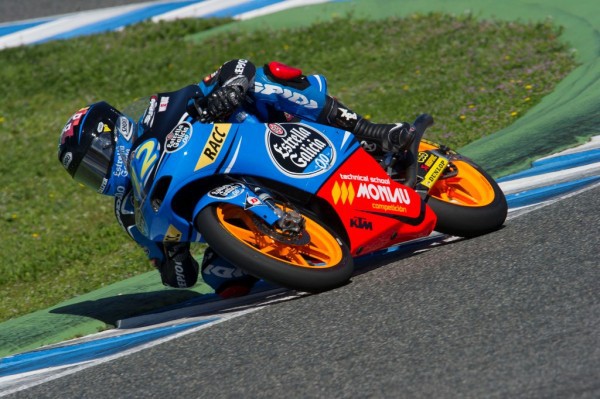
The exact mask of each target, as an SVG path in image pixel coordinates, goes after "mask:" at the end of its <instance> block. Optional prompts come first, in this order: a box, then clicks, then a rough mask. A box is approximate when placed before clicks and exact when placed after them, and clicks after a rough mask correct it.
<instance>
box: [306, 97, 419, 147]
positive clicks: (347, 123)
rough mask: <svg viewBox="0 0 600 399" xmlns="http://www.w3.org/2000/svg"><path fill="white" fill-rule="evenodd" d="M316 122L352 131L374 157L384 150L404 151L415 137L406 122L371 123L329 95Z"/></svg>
mask: <svg viewBox="0 0 600 399" xmlns="http://www.w3.org/2000/svg"><path fill="white" fill-rule="evenodd" d="M317 122H319V123H323V124H327V125H330V126H335V127H339V128H342V129H345V130H348V131H349V132H352V133H354V135H355V136H356V137H357V138H358V139H359V140H360V141H361V145H362V147H363V148H364V149H365V150H366V151H367V152H369V153H370V154H371V155H373V156H374V157H378V156H381V155H383V152H384V151H386V152H387V151H393V152H402V151H405V150H406V149H408V147H409V146H410V144H411V143H412V142H413V140H414V137H415V136H414V131H412V130H411V127H410V124H408V123H389V124H384V123H371V122H369V121H368V120H366V119H365V118H363V117H362V116H360V115H358V114H357V113H356V112H354V111H352V110H350V109H349V108H348V107H346V106H345V105H344V104H342V103H341V102H339V101H338V100H337V99H335V98H333V97H330V96H327V100H326V103H325V107H324V109H323V112H322V113H321V115H320V116H319V119H318V120H317Z"/></svg>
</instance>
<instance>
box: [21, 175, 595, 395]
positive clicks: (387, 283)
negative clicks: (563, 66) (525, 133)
mask: <svg viewBox="0 0 600 399" xmlns="http://www.w3.org/2000/svg"><path fill="white" fill-rule="evenodd" d="M597 209H600V187H596V188H594V189H590V190H588V191H586V192H584V193H581V194H578V195H576V196H573V197H571V198H568V199H565V200H562V201H560V202H557V203H555V204H552V205H549V206H546V207H544V208H541V209H538V210H535V211H531V212H530V213H527V214H524V215H521V216H519V217H517V218H514V219H512V220H509V221H508V222H507V225H506V227H505V228H504V229H502V230H500V231H498V232H495V233H493V234H489V235H486V236H483V237H479V238H475V239H470V240H463V241H458V242H454V243H451V244H447V245H444V246H440V247H437V248H434V249H431V250H429V251H427V252H424V253H420V254H414V255H412V256H409V257H406V258H404V259H387V260H383V261H382V262H381V264H380V265H373V266H372V267H371V268H370V269H369V270H367V271H365V272H364V273H362V274H360V275H358V276H356V277H355V278H353V280H352V283H351V284H349V285H347V286H345V287H342V288H340V289H337V290H334V291H331V292H327V293H324V294H320V295H314V296H309V297H303V298H300V299H296V300H292V301H289V302H284V303H280V304H276V305H270V306H269V307H268V308H266V309H263V310H260V311H258V312H254V313H251V314H248V315H245V316H241V317H238V318H235V319H233V320H230V321H228V322H225V323H221V324H218V325H215V326H213V327H211V328H208V329H205V330H202V331H199V332H196V333H194V334H190V335H186V336H184V337H181V338H178V339H175V340H172V341H169V342H165V343H162V344H160V345H158V346H155V347H152V348H150V349H147V350H144V351H141V352H137V353H134V354H131V355H129V356H126V357H123V358H119V359H117V360H113V361H111V362H108V363H104V364H100V365H98V366H94V367H91V368H88V369H85V370H82V371H80V372H77V373H76V374H72V375H68V376H65V377H62V378H59V379H56V380H53V381H50V382H47V383H44V384H42V385H38V386H35V387H33V388H31V389H28V390H25V391H21V392H19V393H16V394H15V395H14V396H10V397H16V398H56V397H69V398H83V397H135V398H142V397H143V398H149V397H152V398H158V397H168V396H176V397H207V398H220V397H245V398H274V397H294V398H295V397H303V398H305V397H306V398H312V397H320V398H325V397H335V398H358V397H361V398H363V397H390V398H391V397H430V398H471V397H472V398H483V397H485V398H493V397H505V398H548V397H555V398H566V397H576V398H598V397H600V379H599V378H598V370H599V369H600V335H599V333H598V331H599V330H600V306H599V304H600V300H599V299H600V298H599V295H600V294H599V291H598V287H599V286H600V274H599V273H598V238H597V235H598V226H599V225H600V214H599V213H598V212H597Z"/></svg>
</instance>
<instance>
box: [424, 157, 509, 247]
mask: <svg viewBox="0 0 600 399" xmlns="http://www.w3.org/2000/svg"><path fill="white" fill-rule="evenodd" d="M451 163H452V168H453V170H452V171H451V172H452V173H451V174H450V176H448V177H445V178H444V177H443V178H441V179H440V180H438V181H437V182H436V184H435V185H434V186H433V187H432V188H431V190H430V191H429V196H430V197H429V199H428V202H427V203H428V204H429V206H430V207H431V208H432V209H433V211H434V212H435V214H436V215H437V217H438V221H437V224H436V226H435V230H436V231H439V232H440V233H444V234H450V235H455V236H460V237H475V236H478V235H482V234H486V233H489V232H492V231H495V230H498V229H499V228H500V227H502V225H503V224H504V221H505V220H506V215H507V212H508V205H507V203H506V198H505V196H504V193H503V192H502V190H501V189H500V187H499V186H498V184H497V183H496V181H495V180H494V179H493V178H492V177H491V176H490V175H488V174H487V173H486V172H485V171H484V170H483V169H481V168H480V167H479V166H477V165H476V164H475V163H473V162H472V161H471V160H469V159H467V158H462V157H460V156H459V157H458V158H457V159H452V160H451Z"/></svg>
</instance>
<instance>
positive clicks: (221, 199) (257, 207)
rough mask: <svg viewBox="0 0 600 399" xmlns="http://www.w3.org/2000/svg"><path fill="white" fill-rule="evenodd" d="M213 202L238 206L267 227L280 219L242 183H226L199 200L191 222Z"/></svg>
mask: <svg viewBox="0 0 600 399" xmlns="http://www.w3.org/2000/svg"><path fill="white" fill-rule="evenodd" d="M215 202H218V203H227V204H232V205H236V206H239V207H241V208H243V209H245V210H248V211H250V212H252V213H254V214H255V215H256V216H258V217H259V218H261V219H262V220H264V221H265V222H266V223H267V224H268V225H272V224H273V223H275V222H276V221H277V220H279V218H280V216H279V215H278V214H277V213H276V212H275V210H274V209H273V208H271V207H270V206H269V205H268V204H266V203H265V202H263V201H262V200H261V199H260V198H258V196H257V195H256V194H255V193H254V192H253V191H252V190H251V189H250V188H249V187H248V186H246V185H245V184H243V183H228V184H224V185H222V186H218V187H215V188H213V189H212V190H210V191H209V192H207V193H206V194H204V196H202V198H200V200H199V201H198V203H197V204H196V206H195V208H194V213H193V215H194V219H193V220H196V217H197V216H198V214H199V213H200V211H201V210H203V209H204V208H206V207H207V206H208V205H211V204H213V203H215Z"/></svg>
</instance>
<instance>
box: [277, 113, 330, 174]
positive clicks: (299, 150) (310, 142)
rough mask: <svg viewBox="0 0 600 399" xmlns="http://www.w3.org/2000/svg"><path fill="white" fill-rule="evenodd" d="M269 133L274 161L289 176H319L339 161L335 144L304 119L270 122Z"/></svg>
mask: <svg viewBox="0 0 600 399" xmlns="http://www.w3.org/2000/svg"><path fill="white" fill-rule="evenodd" d="M265 137H266V138H265V143H266V146H267V150H268V152H269V155H270V157H271V159H272V161H273V164H274V165H275V166H276V167H277V169H279V170H280V171H281V172H282V173H284V174H285V175H287V176H291V177H300V178H303V177H309V176H317V175H320V174H322V173H324V172H326V171H327V170H329V168H331V167H332V166H333V164H334V163H335V158H336V152H335V148H334V147H333V144H332V143H331V141H329V139H328V138H327V137H326V136H325V135H324V134H323V133H321V132H320V131H318V130H317V129H315V128H313V127H311V126H308V125H304V124H301V123H279V124H270V125H268V127H267V132H266V135H265Z"/></svg>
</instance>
